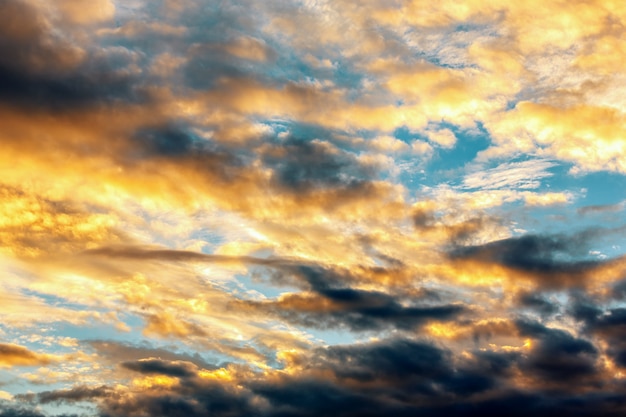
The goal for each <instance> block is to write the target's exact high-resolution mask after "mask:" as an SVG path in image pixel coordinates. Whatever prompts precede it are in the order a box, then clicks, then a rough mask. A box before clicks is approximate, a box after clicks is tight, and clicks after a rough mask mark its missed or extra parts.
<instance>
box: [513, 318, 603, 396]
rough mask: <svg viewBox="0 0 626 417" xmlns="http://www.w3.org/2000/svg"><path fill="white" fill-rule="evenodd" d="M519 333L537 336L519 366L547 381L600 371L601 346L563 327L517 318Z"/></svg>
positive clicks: (580, 380) (583, 375)
mask: <svg viewBox="0 0 626 417" xmlns="http://www.w3.org/2000/svg"><path fill="white" fill-rule="evenodd" d="M517 327H518V330H519V332H520V334H521V335H522V336H524V337H530V338H533V339H535V341H536V342H535V343H534V344H533V347H532V350H531V353H530V354H529V355H528V357H526V358H525V359H524V360H522V361H520V363H519V367H520V370H521V371H522V372H524V373H527V374H529V375H534V376H538V377H540V378H542V379H545V380H548V381H559V382H563V381H567V380H571V379H572V378H577V380H578V381H579V383H581V384H582V383H583V379H582V378H585V377H592V376H594V375H596V374H598V373H599V369H598V364H597V359H598V354H599V352H598V349H597V348H596V347H595V346H594V345H593V344H592V343H591V342H590V341H588V340H585V339H580V338H576V337H574V336H572V335H571V334H570V333H568V332H565V331H564V330H559V329H551V328H548V327H545V326H543V325H542V324H540V323H538V322H530V321H522V320H519V321H518V322H517Z"/></svg>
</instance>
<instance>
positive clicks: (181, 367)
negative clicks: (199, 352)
mask: <svg viewBox="0 0 626 417" xmlns="http://www.w3.org/2000/svg"><path fill="white" fill-rule="evenodd" d="M121 367H122V368H125V369H128V370H131V371H135V372H139V373H141V374H159V375H167V376H173V377H180V378H184V377H190V376H192V375H194V373H195V371H196V367H195V366H194V365H193V364H192V363H189V362H172V361H166V360H163V359H160V358H149V359H142V360H138V361H128V362H122V363H121Z"/></svg>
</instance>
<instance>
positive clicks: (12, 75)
mask: <svg viewBox="0 0 626 417" xmlns="http://www.w3.org/2000/svg"><path fill="white" fill-rule="evenodd" d="M118 61H119V60H118ZM122 61H123V60H122ZM122 61H120V62H114V61H111V60H109V57H108V56H107V55H106V54H102V53H95V52H93V51H81V50H80V49H79V48H78V47H77V46H75V45H73V44H72V43H70V41H69V40H67V39H65V38H64V37H63V36H62V35H61V34H59V33H56V32H55V30H54V28H53V27H52V23H51V22H48V21H47V19H46V17H45V16H43V15H42V14H41V13H40V11H39V10H37V9H35V8H34V7H33V6H31V5H29V4H28V3H26V2H23V1H20V0H6V1H3V2H2V3H0V101H8V102H10V103H11V104H13V105H18V104H20V105H23V106H27V107H35V108H46V109H55V110H59V109H64V108H67V107H81V106H85V105H100V104H105V103H113V102H116V101H120V100H121V101H144V100H147V99H148V96H147V95H146V94H144V93H143V92H142V91H141V88H137V87H140V83H139V82H138V79H136V78H133V77H131V76H130V75H128V73H127V72H125V71H119V70H120V69H123V65H128V64H130V62H122ZM120 65H121V66H120Z"/></svg>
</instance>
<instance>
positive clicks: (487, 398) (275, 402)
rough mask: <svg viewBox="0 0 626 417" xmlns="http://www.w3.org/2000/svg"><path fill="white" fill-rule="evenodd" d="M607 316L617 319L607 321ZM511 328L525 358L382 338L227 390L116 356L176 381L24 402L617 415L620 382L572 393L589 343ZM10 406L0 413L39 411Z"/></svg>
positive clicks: (115, 410)
mask: <svg viewBox="0 0 626 417" xmlns="http://www.w3.org/2000/svg"><path fill="white" fill-rule="evenodd" d="M607 322H608V323H613V322H616V323H621V322H622V321H621V320H619V319H617V318H611V319H609V320H607ZM517 327H518V329H519V331H520V333H521V334H522V335H523V336H527V337H530V338H532V339H533V340H535V342H536V346H534V347H533V351H532V352H531V353H530V354H528V355H526V354H523V353H521V352H488V351H480V350H479V351H473V352H468V353H467V354H466V355H464V356H463V357H460V356H455V355H454V354H453V352H452V351H449V350H447V349H445V348H442V347H440V346H437V345H435V344H433V343H432V342H427V341H423V340H412V339H405V338H392V339H387V340H381V341H376V342H370V343H361V344H352V345H339V346H329V347H325V348H317V349H314V350H312V351H310V352H307V353H303V355H305V356H303V357H302V358H301V360H300V363H301V366H302V369H301V370H300V371H299V372H297V373H285V374H282V373H277V374H275V377H273V378H260V377H258V375H256V376H255V375H254V374H250V373H249V372H248V373H247V374H246V375H247V377H245V378H244V379H240V380H239V381H238V382H237V384H238V387H237V388H236V389H235V388H234V387H233V386H231V384H230V383H228V382H224V383H221V382H219V381H212V380H206V379H203V378H199V377H198V375H197V369H196V368H194V367H193V366H188V365H189V364H184V363H181V362H172V361H166V360H156V359H151V360H148V361H132V362H124V363H123V364H122V366H125V367H127V368H130V369H132V370H133V371H137V372H141V373H147V374H152V373H158V374H163V375H169V376H171V377H175V378H177V379H178V380H179V383H178V384H174V385H172V386H171V387H169V388H168V389H166V390H165V389H158V390H138V391H126V390H122V391H119V390H117V391H116V390H115V389H114V388H113V387H106V386H101V387H95V388H88V387H84V386H77V387H74V388H73V389H70V390H59V391H46V392H42V393H39V394H33V395H31V397H32V398H31V399H30V401H35V402H37V401H38V402H39V403H42V404H44V403H45V404H48V403H64V402H79V401H93V402H96V404H97V406H98V409H99V415H100V416H101V417H122V416H124V417H131V416H145V415H150V416H154V417H161V416H163V417H165V416H187V417H194V416H202V415H212V416H217V417H222V416H223V417H226V416H229V417H240V416H258V417H278V416H302V417H309V416H311V417H312V416H320V415H334V416H343V417H361V416H378V415H398V416H403V417H404V416H406V417H408V416H413V415H420V416H438V415H459V416H501V415H507V416H525V415H528V414H531V415H536V416H546V417H547V416H549V415H553V414H554V413H555V412H560V413H566V414H567V415H573V416H580V417H583V416H584V417H592V416H593V417H595V416H618V415H621V414H620V413H623V412H624V411H626V400H624V397H623V395H621V393H622V390H623V388H624V387H621V388H620V387H619V386H616V387H614V388H613V390H611V391H607V392H603V393H602V394H589V393H587V394H582V393H579V392H578V389H579V388H580V387H581V386H582V385H581V384H584V381H585V377H588V375H589V373H588V367H587V365H589V366H591V368H593V359H594V358H595V355H596V354H597V352H596V350H595V348H594V347H593V346H592V345H591V344H590V343H589V342H587V341H585V340H583V339H578V338H576V337H574V336H572V335H571V334H569V333H566V332H564V331H562V330H557V329H550V328H547V327H545V326H543V325H541V324H539V323H537V322H529V321H520V322H518V323H517ZM550 362H553V363H550ZM516 370H518V371H521V372H522V373H523V374H524V376H526V377H527V376H531V377H533V378H537V380H539V381H541V383H550V382H552V381H563V380H569V381H576V383H575V384H572V386H571V387H570V388H569V389H565V390H563V389H562V388H561V389H559V390H558V391H555V392H553V393H552V394H550V395H547V394H545V393H544V391H543V390H542V389H541V388H539V389H533V388H529V389H528V390H526V391H525V392H521V391H516V390H513V389H511V388H510V384H509V382H508V381H509V380H510V379H512V378H515V377H516V375H517V372H518V371H516ZM320 375H324V378H321V377H320ZM16 410H17V409H16ZM20 410H21V411H9V412H6V411H5V414H0V415H2V416H3V417H4V416H6V417H12V416H22V417H29V416H37V417H39V414H36V413H34V412H30V411H26V410H24V409H20ZM29 413H30V414H29Z"/></svg>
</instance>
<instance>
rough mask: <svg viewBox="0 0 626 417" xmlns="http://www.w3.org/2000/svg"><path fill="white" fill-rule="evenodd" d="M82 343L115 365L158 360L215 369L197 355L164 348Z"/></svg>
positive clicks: (105, 341) (108, 341)
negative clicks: (150, 359) (152, 359)
mask: <svg viewBox="0 0 626 417" xmlns="http://www.w3.org/2000/svg"><path fill="white" fill-rule="evenodd" d="M84 343H85V344H86V345H87V346H88V347H90V348H92V349H95V351H96V352H97V353H98V356H100V357H102V358H105V359H106V360H107V361H108V362H111V363H115V364H116V363H120V362H121V363H132V362H136V361H138V360H140V359H147V358H160V359H161V360H164V361H170V362H189V363H192V364H195V365H197V366H199V367H202V368H205V369H213V368H215V365H213V364H211V363H209V362H208V361H206V360H205V359H204V358H202V357H201V356H200V355H199V354H198V353H194V354H193V355H190V354H187V353H181V352H176V351H172V350H168V349H164V348H155V347H153V346H151V345H147V344H142V345H132V344H128V343H122V342H116V341H113V340H89V341H86V342H84Z"/></svg>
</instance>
